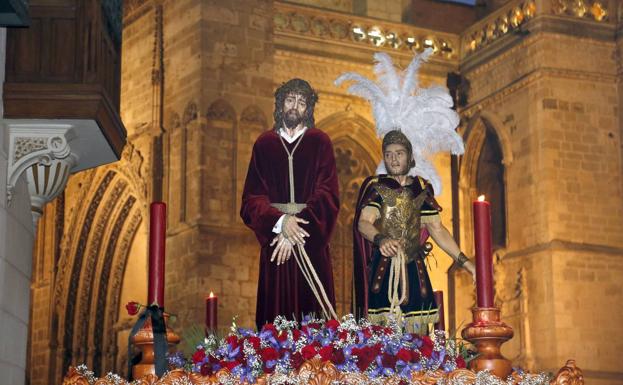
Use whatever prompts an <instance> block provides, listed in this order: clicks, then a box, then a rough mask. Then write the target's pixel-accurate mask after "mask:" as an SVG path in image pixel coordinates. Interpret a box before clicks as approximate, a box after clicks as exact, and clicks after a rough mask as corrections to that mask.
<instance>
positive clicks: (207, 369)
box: [200, 364, 212, 376]
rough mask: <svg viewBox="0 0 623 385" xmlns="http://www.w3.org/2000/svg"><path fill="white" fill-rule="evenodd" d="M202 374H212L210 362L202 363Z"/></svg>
mask: <svg viewBox="0 0 623 385" xmlns="http://www.w3.org/2000/svg"><path fill="white" fill-rule="evenodd" d="M200 372H201V375H202V376H209V375H211V374H212V365H210V364H203V365H201V369H200Z"/></svg>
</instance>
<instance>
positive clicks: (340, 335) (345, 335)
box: [337, 330, 348, 341]
mask: <svg viewBox="0 0 623 385" xmlns="http://www.w3.org/2000/svg"><path fill="white" fill-rule="evenodd" d="M337 338H339V339H341V340H342V341H346V339H347V338H348V332H347V331H346V330H342V331H341V332H339V333H338V334H337Z"/></svg>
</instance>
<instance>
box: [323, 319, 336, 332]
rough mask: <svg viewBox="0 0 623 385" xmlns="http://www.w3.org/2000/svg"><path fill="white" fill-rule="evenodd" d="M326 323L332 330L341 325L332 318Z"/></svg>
mask: <svg viewBox="0 0 623 385" xmlns="http://www.w3.org/2000/svg"><path fill="white" fill-rule="evenodd" d="M324 325H325V326H326V327H327V328H329V329H331V330H336V329H337V328H338V327H339V326H340V323H339V322H338V321H337V320H334V319H330V320H328V321H327V322H326V323H325V324H324Z"/></svg>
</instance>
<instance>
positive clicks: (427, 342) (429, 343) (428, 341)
mask: <svg viewBox="0 0 623 385" xmlns="http://www.w3.org/2000/svg"><path fill="white" fill-rule="evenodd" d="M422 342H424V345H425V346H430V347H431V348H432V347H433V346H435V344H434V343H433V340H431V339H430V337H429V336H423V337H422Z"/></svg>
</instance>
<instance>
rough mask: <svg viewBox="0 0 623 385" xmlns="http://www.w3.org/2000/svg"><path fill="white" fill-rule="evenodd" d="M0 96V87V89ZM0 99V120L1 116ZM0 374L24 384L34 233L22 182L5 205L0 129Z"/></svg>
mask: <svg viewBox="0 0 623 385" xmlns="http://www.w3.org/2000/svg"><path fill="white" fill-rule="evenodd" d="M5 46H6V30H5V29H4V28H2V29H0V84H2V83H4V59H5ZM0 92H1V87H0ZM1 111H2V98H0V117H1V116H2V113H1ZM0 130H1V131H2V134H1V135H0V335H1V336H2V348H0V373H2V382H3V383H7V384H16V385H20V384H24V382H25V379H26V374H25V371H26V347H27V342H28V317H29V309H30V275H31V269H32V246H33V240H34V231H33V226H32V217H31V214H30V200H29V198H28V187H27V185H26V180H25V178H19V179H17V180H16V181H15V184H14V187H13V200H12V204H11V205H10V206H8V205H7V201H6V193H7V185H6V180H7V169H8V163H9V155H10V153H9V146H8V135H6V134H5V132H6V129H5V128H4V127H0Z"/></svg>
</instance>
